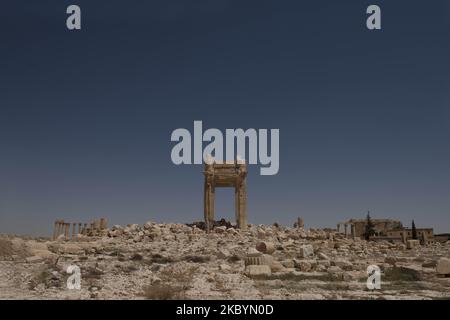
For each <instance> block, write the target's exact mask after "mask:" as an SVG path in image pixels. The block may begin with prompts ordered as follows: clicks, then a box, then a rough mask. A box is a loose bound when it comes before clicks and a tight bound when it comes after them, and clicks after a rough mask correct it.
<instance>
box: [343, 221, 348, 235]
mask: <svg viewBox="0 0 450 320" xmlns="http://www.w3.org/2000/svg"><path fill="white" fill-rule="evenodd" d="M344 234H345V237H346V238H347V236H348V233H347V224H344Z"/></svg>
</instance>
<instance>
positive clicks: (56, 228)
mask: <svg viewBox="0 0 450 320" xmlns="http://www.w3.org/2000/svg"><path fill="white" fill-rule="evenodd" d="M57 236H58V220H56V221H55V225H54V227H53V240H56V237H57Z"/></svg>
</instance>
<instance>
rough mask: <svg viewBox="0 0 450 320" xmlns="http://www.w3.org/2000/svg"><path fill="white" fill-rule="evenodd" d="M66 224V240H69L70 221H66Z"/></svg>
mask: <svg viewBox="0 0 450 320" xmlns="http://www.w3.org/2000/svg"><path fill="white" fill-rule="evenodd" d="M64 226H65V228H66V230H65V237H66V240H69V229H70V223H65V224H64Z"/></svg>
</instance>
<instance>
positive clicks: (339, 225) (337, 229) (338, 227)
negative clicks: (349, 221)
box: [336, 223, 341, 233]
mask: <svg viewBox="0 0 450 320" xmlns="http://www.w3.org/2000/svg"><path fill="white" fill-rule="evenodd" d="M340 230H341V224H340V223H338V224H337V225H336V231H337V232H338V233H339V232H340Z"/></svg>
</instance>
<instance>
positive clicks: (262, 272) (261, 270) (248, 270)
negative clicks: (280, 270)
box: [245, 265, 272, 278]
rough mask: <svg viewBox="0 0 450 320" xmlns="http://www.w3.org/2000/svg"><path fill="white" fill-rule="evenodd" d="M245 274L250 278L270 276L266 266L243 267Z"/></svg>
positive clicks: (269, 270)
mask: <svg viewBox="0 0 450 320" xmlns="http://www.w3.org/2000/svg"><path fill="white" fill-rule="evenodd" d="M245 274H246V275H247V276H249V277H250V278H251V277H267V276H270V275H271V274H272V271H271V269H270V266H268V265H248V266H246V267H245Z"/></svg>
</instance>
